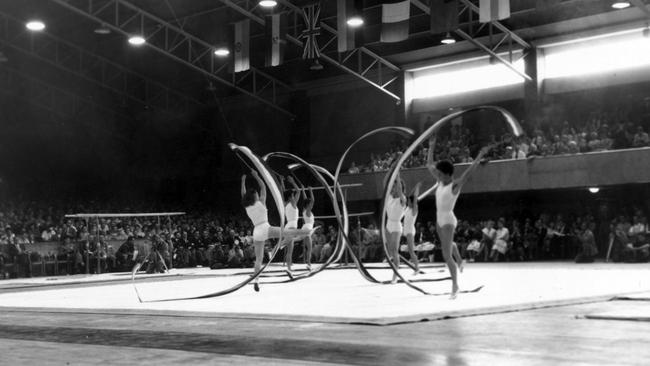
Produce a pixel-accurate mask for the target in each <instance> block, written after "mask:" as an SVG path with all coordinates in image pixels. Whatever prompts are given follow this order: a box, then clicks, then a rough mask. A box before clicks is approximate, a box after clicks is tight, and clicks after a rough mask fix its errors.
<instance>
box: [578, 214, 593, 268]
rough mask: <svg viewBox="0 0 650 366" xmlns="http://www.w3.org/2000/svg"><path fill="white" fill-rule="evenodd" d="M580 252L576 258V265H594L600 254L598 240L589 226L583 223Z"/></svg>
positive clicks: (581, 226)
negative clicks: (597, 245)
mask: <svg viewBox="0 0 650 366" xmlns="http://www.w3.org/2000/svg"><path fill="white" fill-rule="evenodd" d="M579 239H580V252H579V253H578V255H577V256H576V258H575V262H576V263H592V262H593V261H594V258H595V257H596V255H597V254H598V248H597V247H596V239H595V237H594V233H593V232H592V231H591V229H590V228H589V224H588V223H587V222H586V221H583V222H582V224H581V225H580V234H579Z"/></svg>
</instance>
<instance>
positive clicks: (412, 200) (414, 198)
mask: <svg viewBox="0 0 650 366" xmlns="http://www.w3.org/2000/svg"><path fill="white" fill-rule="evenodd" d="M420 184H421V183H420V182H418V184H416V185H415V188H414V189H413V192H412V194H411V195H410V196H409V197H408V198H407V200H406V212H405V213H404V236H405V237H406V244H407V246H408V250H409V256H410V259H411V261H412V262H413V265H414V267H415V268H414V271H413V275H416V274H418V273H419V272H420V263H419V261H418V256H417V255H416V254H415V220H417V218H418V196H419V195H420Z"/></svg>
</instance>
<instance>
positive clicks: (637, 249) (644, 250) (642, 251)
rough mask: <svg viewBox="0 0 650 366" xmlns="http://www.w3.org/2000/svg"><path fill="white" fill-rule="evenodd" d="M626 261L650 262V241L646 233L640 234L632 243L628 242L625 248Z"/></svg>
mask: <svg viewBox="0 0 650 366" xmlns="http://www.w3.org/2000/svg"><path fill="white" fill-rule="evenodd" d="M623 257H624V258H625V262H628V263H640V262H643V263H645V262H648V258H650V242H649V241H648V240H647V239H646V234H645V233H644V234H638V235H637V236H636V237H635V240H634V241H633V242H632V243H628V244H627V246H626V247H625V249H623Z"/></svg>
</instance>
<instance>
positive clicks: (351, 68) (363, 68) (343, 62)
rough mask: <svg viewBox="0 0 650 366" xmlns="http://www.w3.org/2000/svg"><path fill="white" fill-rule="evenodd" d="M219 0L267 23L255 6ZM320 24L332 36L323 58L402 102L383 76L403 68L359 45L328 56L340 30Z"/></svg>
mask: <svg viewBox="0 0 650 366" xmlns="http://www.w3.org/2000/svg"><path fill="white" fill-rule="evenodd" d="M219 1H221V2H222V3H223V4H225V5H226V6H229V7H230V8H232V9H233V10H236V11H237V12H239V13H240V14H242V15H245V16H246V17H248V18H249V19H251V20H253V21H255V22H256V23H258V24H260V25H264V24H265V23H266V21H265V20H264V19H263V18H261V17H259V16H257V15H256V14H255V13H253V8H251V9H246V8H245V7H243V6H241V5H239V4H237V3H235V2H234V1H232V0H219ZM279 3H281V4H282V5H285V6H286V7H287V8H288V9H290V10H291V11H293V12H295V13H298V14H300V13H301V12H302V9H300V8H299V7H298V6H296V5H294V4H292V3H291V2H289V1H287V0H280V1H279ZM320 26H321V28H322V29H323V30H325V31H327V32H328V34H329V35H330V37H331V38H330V39H329V41H327V42H325V44H324V45H323V46H321V47H319V50H320V52H321V56H320V58H321V59H323V60H324V61H326V62H327V63H329V64H331V65H333V66H335V67H337V68H339V69H341V70H342V71H344V72H346V73H348V74H351V75H353V76H355V77H356V78H358V79H361V80H363V81H364V82H366V83H368V84H370V85H371V86H373V87H375V88H377V89H379V90H381V91H382V92H383V93H385V94H387V95H389V96H390V97H391V98H393V99H395V100H396V101H398V102H400V101H401V100H402V98H401V97H400V96H398V95H396V94H395V93H393V92H391V91H389V90H388V89H387V87H388V85H389V84H390V83H386V82H385V81H384V80H383V79H382V78H383V77H386V76H388V78H389V79H390V78H394V77H395V74H398V75H399V74H401V71H402V70H401V69H400V68H399V67H397V66H395V65H393V64H392V63H391V62H389V61H387V60H385V59H383V58H382V57H380V56H379V55H377V54H375V53H374V52H372V51H370V50H368V49H366V48H365V47H359V48H357V49H354V50H352V51H350V52H349V53H348V55H347V56H345V57H343V58H342V59H341V57H339V60H336V59H334V58H332V57H330V56H328V55H327V54H325V51H326V48H327V47H328V46H329V45H331V44H332V41H333V40H334V39H335V38H336V37H338V36H339V34H338V31H337V30H336V29H335V28H333V27H331V26H329V25H328V24H326V23H325V22H322V21H321V22H320ZM286 37H287V39H288V40H289V41H290V42H291V43H293V44H295V45H296V46H298V47H302V46H303V43H302V41H301V40H299V39H298V38H296V37H295V36H293V35H291V34H287V35H286ZM355 54H356V55H357V58H356V59H354V60H353V61H354V62H353V63H352V62H348V61H349V60H350V58H351V56H353V55H355ZM353 64H354V65H353ZM368 65H370V66H368ZM372 68H374V69H375V71H376V73H374V75H376V77H375V78H370V77H368V76H366V74H367V73H368V71H370V69H372ZM386 74H388V75H386Z"/></svg>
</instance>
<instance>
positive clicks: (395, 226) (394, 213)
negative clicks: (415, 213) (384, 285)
mask: <svg viewBox="0 0 650 366" xmlns="http://www.w3.org/2000/svg"><path fill="white" fill-rule="evenodd" d="M403 186H404V185H403V182H402V179H401V178H400V177H399V175H398V176H397V178H396V179H395V184H393V189H392V190H391V192H390V196H389V197H388V201H387V202H386V216H387V220H386V231H387V237H388V241H387V247H388V255H389V257H392V258H388V260H392V261H393V263H395V267H397V268H399V240H400V238H401V237H402V217H404V210H405V208H406V196H404V190H403ZM392 282H393V283H395V282H397V275H396V274H395V273H393V280H392Z"/></svg>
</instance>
